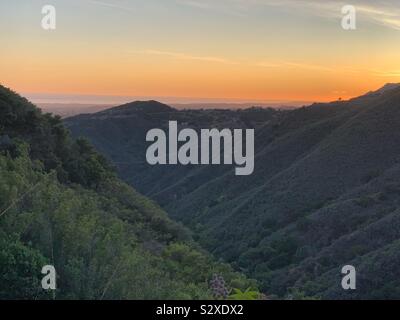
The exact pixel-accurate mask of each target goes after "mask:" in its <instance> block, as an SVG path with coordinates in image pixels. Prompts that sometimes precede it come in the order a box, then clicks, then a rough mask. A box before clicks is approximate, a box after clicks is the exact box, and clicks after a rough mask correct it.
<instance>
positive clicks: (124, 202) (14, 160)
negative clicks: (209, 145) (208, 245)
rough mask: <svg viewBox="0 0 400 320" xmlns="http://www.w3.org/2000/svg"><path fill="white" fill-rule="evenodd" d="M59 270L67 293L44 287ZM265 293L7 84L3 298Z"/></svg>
mask: <svg viewBox="0 0 400 320" xmlns="http://www.w3.org/2000/svg"><path fill="white" fill-rule="evenodd" d="M46 264H51V265H54V266H55V268H56V271H57V290H56V291H55V292H48V291H44V290H42V288H41V284H40V282H41V279H42V277H43V275H42V274H41V269H42V267H43V266H44V265H46ZM215 274H217V275H220V276H222V277H223V278H224V279H225V281H226V283H227V284H228V286H229V287H230V288H240V289H242V290H244V289H246V288H248V287H253V288H255V287H256V285H257V284H256V283H255V282H254V281H250V280H248V279H247V278H245V277H244V276H243V275H241V274H239V273H236V272H234V271H232V269H231V267H230V266H229V265H227V264H223V263H219V262H216V261H215V260H214V259H213V258H212V256H211V255H210V254H208V253H207V252H205V251H204V250H202V249H201V248H200V247H199V246H198V245H197V244H196V243H195V242H194V241H193V240H192V239H191V236H190V233H189V232H188V230H187V229H185V228H184V227H183V226H181V225H179V224H177V223H175V222H173V221H171V220H170V219H169V218H168V217H167V215H166V214H165V212H164V211H163V210H162V209H161V208H160V207H159V206H157V205H156V204H155V203H154V202H152V201H150V200H149V199H148V198H146V197H144V196H142V195H140V194H138V193H137V192H136V191H135V190H133V189H132V188H131V187H130V186H128V185H127V184H125V183H124V182H122V181H121V180H119V179H118V178H117V176H116V174H115V173H114V170H113V169H112V167H111V166H110V165H109V164H108V162H107V160H106V159H105V158H104V157H102V156H101V155H99V154H98V153H97V152H96V151H95V150H94V148H93V147H92V146H91V145H90V144H89V143H88V142H87V141H86V140H83V139H78V140H74V139H72V138H71V137H70V135H69V133H68V131H67V130H66V129H65V128H64V126H63V124H62V122H61V120H60V118H57V117H53V116H51V115H49V114H42V113H41V111H40V110H39V109H37V108H36V107H35V106H34V105H32V104H31V103H29V102H28V101H27V100H26V99H24V98H22V97H20V96H18V95H17V94H16V93H14V92H12V91H10V90H9V89H7V88H4V87H2V86H0V299H52V298H57V299H212V298H214V293H213V292H212V290H211V289H210V286H209V283H210V280H211V279H212V277H213V275H215Z"/></svg>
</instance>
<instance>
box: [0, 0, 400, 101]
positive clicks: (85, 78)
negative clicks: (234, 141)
mask: <svg viewBox="0 0 400 320" xmlns="http://www.w3.org/2000/svg"><path fill="white" fill-rule="evenodd" d="M46 4H51V5H54V6H55V7H56V9H57V29H56V30H55V31H45V30H43V29H42V28H41V19H42V14H41V8H42V6H43V5H46ZM344 4H352V5H355V6H356V8H357V14H358V15H357V18H358V20H357V30H355V31H345V30H343V29H342V27H341V17H342V15H341V8H342V6H343V5H344ZM0 39H1V47H0V83H1V84H3V85H5V86H7V87H11V88H12V89H13V90H15V91H17V92H19V93H22V94H25V95H28V96H29V95H31V96H42V97H45V96H46V95H48V96H54V95H59V96H63V97H64V96H68V95H101V96H129V97H148V98H152V97H169V98H170V99H172V98H177V99H180V101H184V100H185V99H187V101H189V100H190V101H195V100H196V99H198V100H199V101H201V100H202V99H206V98H207V99H211V100H212V99H215V100H216V101H217V100H218V101H235V100H238V101H239V100H241V101H273V100H280V101H286V100H287V101H291V100H295V101H317V100H318V101H327V100H335V99H337V98H339V97H342V98H348V97H352V96H356V95H359V94H362V93H364V92H366V91H369V90H372V89H377V88H378V87H380V86H382V85H383V84H384V83H387V82H400V1H399V0H388V1H379V0H378V1H372V0H364V1H362V0H352V1H348V2H342V1H331V0H325V1H323V0H320V1H316V0H315V1H312V0H310V1H307V0H202V1H201V0H140V1H139V0H114V1H112V0H101V1H97V0H96V1H95V0H46V1H41V0H18V1H5V0H2V1H1V2H0Z"/></svg>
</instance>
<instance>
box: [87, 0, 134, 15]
mask: <svg viewBox="0 0 400 320" xmlns="http://www.w3.org/2000/svg"><path fill="white" fill-rule="evenodd" d="M88 1H89V3H90V4H93V5H96V6H102V7H107V8H113V9H118V10H122V11H127V12H134V11H135V10H133V9H132V8H131V7H128V6H126V5H122V4H118V3H116V1H114V2H113V3H110V2H105V1H98V0H88Z"/></svg>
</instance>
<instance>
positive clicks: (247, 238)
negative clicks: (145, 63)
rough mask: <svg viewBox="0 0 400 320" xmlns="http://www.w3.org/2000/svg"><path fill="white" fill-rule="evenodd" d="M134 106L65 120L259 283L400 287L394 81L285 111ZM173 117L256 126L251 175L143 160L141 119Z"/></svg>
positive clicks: (362, 292)
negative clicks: (346, 269) (352, 275)
mask: <svg viewBox="0 0 400 320" xmlns="http://www.w3.org/2000/svg"><path fill="white" fill-rule="evenodd" d="M149 104H153V102H149ZM131 112H132V114H131V115H129V116H125V117H120V118H117V117H115V116H110V117H104V116H103V115H101V114H95V115H90V116H77V117H74V118H70V119H67V121H66V123H67V126H68V127H69V128H70V129H71V130H72V132H73V133H74V135H77V136H79V135H83V136H86V137H87V138H89V139H90V140H91V141H92V142H93V143H94V144H95V145H96V146H97V147H98V148H99V150H101V151H102V152H103V153H104V154H105V155H106V156H107V157H109V158H110V159H112V160H113V161H114V163H115V165H116V166H117V168H118V169H119V172H120V174H121V176H123V177H124V179H126V181H128V182H129V183H130V184H132V185H134V186H135V187H137V188H139V190H141V191H142V192H144V193H145V194H147V195H149V196H150V197H152V198H153V199H155V200H156V201H158V203H160V204H161V205H162V206H163V207H164V208H165V209H166V210H167V212H168V213H169V214H170V216H171V217H173V218H174V219H176V220H179V221H182V222H183V223H184V224H185V225H187V226H189V227H190V228H191V229H192V230H193V231H194V232H195V236H196V239H198V241H199V242H200V243H201V244H203V245H204V246H205V247H207V248H208V249H209V250H211V251H212V252H213V253H215V254H216V255H217V256H220V257H222V258H224V259H225V260H226V261H229V262H231V263H232V264H233V265H234V266H236V267H237V268H240V270H243V271H245V272H246V273H247V274H249V275H251V276H254V277H256V278H258V279H259V280H260V281H261V282H262V283H263V289H264V290H266V291H268V292H273V293H278V294H279V295H281V296H284V295H287V294H289V293H293V292H295V293H297V294H299V293H300V294H302V295H306V296H317V297H323V298H399V297H400V292H399V290H398V288H400V277H399V274H398V271H397V270H398V268H397V266H398V265H399V263H400V259H399V255H398V254H397V251H396V250H397V247H398V240H397V239H398V238H399V235H400V234H399V230H400V223H399V222H400V221H399V212H398V209H397V208H398V206H399V201H400V191H399V190H400V182H399V181H400V180H399V179H398V178H399V177H398V174H399V168H400V144H399V142H400V129H399V125H400V86H399V85H396V84H389V85H386V86H385V87H383V88H382V89H380V90H378V91H375V92H370V93H368V94H366V95H364V96H361V97H358V98H355V99H352V100H349V101H340V102H332V103H328V104H314V105H312V106H309V107H304V108H300V109H297V110H293V111H285V112H280V111H273V110H260V109H249V110H242V111H221V112H219V111H212V110H203V111H191V112H189V111H176V110H171V109H168V111H166V112H160V113H159V114H158V115H155V114H153V115H151V114H150V113H147V114H143V112H142V111H141V112H138V111H135V108H131ZM168 120H177V121H178V122H179V123H180V124H181V125H182V127H193V128H197V129H198V128H212V127H217V128H253V127H254V128H256V145H255V146H256V155H255V156H256V159H255V171H254V174H253V175H251V176H248V177H238V176H235V175H234V171H233V168H232V167H229V166H218V167H211V166H208V167H207V166H198V167H190V166H189V167H182V166H175V167H173V166H172V167H171V166H168V167H163V166H158V167H157V166H156V167H151V166H148V165H146V164H145V161H144V155H145V148H146V144H145V143H144V141H145V139H144V137H145V134H146V130H148V129H150V128H160V127H161V128H166V126H167V121H168ZM106 128H107V129H106ZM119 132H123V133H124V134H125V135H119ZM121 141H124V143H123V144H122V143H121ZM121 144H122V145H121ZM346 264H353V265H354V266H355V267H356V269H357V270H358V275H359V278H358V290H356V291H353V292H346V291H344V290H342V289H341V286H340V284H341V277H342V275H341V273H340V270H341V268H342V266H344V265H346Z"/></svg>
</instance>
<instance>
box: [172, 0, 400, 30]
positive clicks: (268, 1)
mask: <svg viewBox="0 0 400 320" xmlns="http://www.w3.org/2000/svg"><path fill="white" fill-rule="evenodd" d="M177 2H178V3H179V4H182V5H187V6H192V7H197V8H201V9H215V10H220V11H221V10H222V8H225V9H228V8H229V9H230V10H231V11H235V12H236V14H238V15H244V14H248V13H249V12H250V13H251V10H252V9H253V10H257V7H260V6H269V7H281V8H282V7H286V8H288V9H290V10H293V8H295V9H296V10H300V11H306V12H308V13H311V14H313V15H315V16H320V17H324V18H334V19H340V17H341V16H342V14H341V9H342V7H343V6H344V5H348V4H352V5H354V6H355V7H356V9H357V10H358V13H359V19H362V20H365V21H370V22H373V23H376V24H379V25H381V26H385V27H389V28H392V29H395V30H400V1H399V0H386V1H376V0H352V1H338V0H219V1H215V0H202V1H199V0H177Z"/></svg>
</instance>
